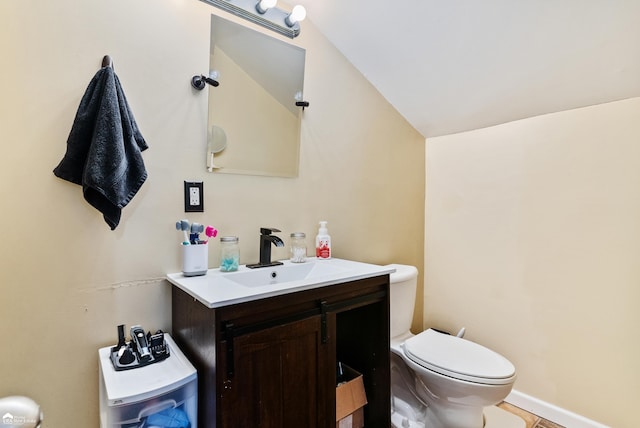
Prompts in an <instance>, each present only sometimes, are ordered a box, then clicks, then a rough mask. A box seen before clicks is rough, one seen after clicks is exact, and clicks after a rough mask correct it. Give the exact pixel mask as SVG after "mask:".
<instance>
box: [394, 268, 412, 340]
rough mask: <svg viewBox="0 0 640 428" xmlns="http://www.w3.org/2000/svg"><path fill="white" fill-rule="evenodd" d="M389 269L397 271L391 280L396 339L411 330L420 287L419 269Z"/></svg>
mask: <svg viewBox="0 0 640 428" xmlns="http://www.w3.org/2000/svg"><path fill="white" fill-rule="evenodd" d="M388 267H390V268H394V269H395V270H396V271H395V272H394V273H392V274H391V275H390V278H389V282H390V286H389V295H390V301H391V303H390V308H389V310H390V312H391V337H396V336H400V335H403V334H405V333H407V332H409V330H410V329H411V322H412V321H413V309H414V307H415V304H416V290H417V287H418V269H417V268H416V267H415V266H409V265H398V264H391V265H388Z"/></svg>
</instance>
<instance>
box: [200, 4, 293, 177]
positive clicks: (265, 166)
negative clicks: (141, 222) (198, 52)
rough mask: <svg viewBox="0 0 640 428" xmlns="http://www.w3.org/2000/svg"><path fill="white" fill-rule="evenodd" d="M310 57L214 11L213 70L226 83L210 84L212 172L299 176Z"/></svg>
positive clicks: (209, 126) (209, 151)
mask: <svg viewBox="0 0 640 428" xmlns="http://www.w3.org/2000/svg"><path fill="white" fill-rule="evenodd" d="M304 62H305V50H304V49H302V48H299V47H297V46H293V45H290V44H288V43H286V42H284V41H281V40H278V39H275V38H273V37H270V36H267V35H265V34H263V33H260V32H258V31H255V30H252V29H250V28H247V27H244V26H242V25H240V24H236V23H234V22H231V21H228V20H226V19H224V18H220V17H219V16H215V15H212V17H211V51H210V61H209V70H210V71H213V72H217V73H218V77H217V78H216V80H218V81H219V82H220V85H219V86H217V87H213V86H208V90H209V117H208V145H207V156H208V159H207V161H208V166H210V164H211V163H212V161H213V165H214V167H213V168H210V169H209V170H210V171H211V170H212V171H213V172H217V173H231V174H249V175H266V176H276V177H296V176H297V175H298V157H299V151H300V150H299V146H300V121H301V115H302V108H301V107H298V106H296V101H297V100H300V101H301V100H302V90H303V83H304ZM296 97H298V98H296ZM211 153H213V158H212V157H211Z"/></svg>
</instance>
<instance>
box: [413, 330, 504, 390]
mask: <svg viewBox="0 0 640 428" xmlns="http://www.w3.org/2000/svg"><path fill="white" fill-rule="evenodd" d="M403 348H404V351H405V355H406V356H407V357H408V358H409V359H411V360H412V361H413V362H415V363H416V364H419V365H420V366H422V367H424V368H426V369H429V370H432V371H434V372H436V373H440V374H442V375H445V376H449V377H452V378H455V379H460V380H465V381H469V382H475V383H482V384H489V385H506V384H508V383H512V382H513V378H514V377H515V372H516V369H515V367H514V366H513V364H511V362H510V361H509V360H507V359H506V358H505V357H503V356H502V355H500V354H498V353H497V352H494V351H492V350H490V349H488V348H485V347H484V346H482V345H479V344H477V343H474V342H471V341H469V340H465V339H462V338H459V337H456V336H451V335H448V334H443V333H438V332H437V331H435V330H432V329H428V330H425V331H423V332H422V333H420V334H418V335H416V336H413V337H411V338H409V339H407V340H406V341H405V342H404V344H403Z"/></svg>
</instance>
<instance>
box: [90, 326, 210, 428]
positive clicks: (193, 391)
mask: <svg viewBox="0 0 640 428" xmlns="http://www.w3.org/2000/svg"><path fill="white" fill-rule="evenodd" d="M165 340H166V342H167V345H168V346H169V352H170V353H171V356H170V357H169V358H167V359H166V360H163V361H159V362H157V363H154V364H150V365H148V366H145V367H140V368H136V369H131V370H123V371H116V370H115V369H114V368H113V364H112V362H111V359H110V352H111V347H106V348H102V349H100V350H99V351H98V355H99V358H100V427H101V428H142V427H147V426H149V424H151V423H153V426H159V427H162V425H159V423H160V422H162V421H163V420H168V419H169V418H170V417H174V419H173V422H172V423H171V424H167V425H166V426H167V427H169V428H175V427H180V428H197V426H198V421H197V414H198V412H197V398H198V392H197V391H198V380H197V373H196V369H195V368H194V367H193V365H192V364H191V363H190V362H189V360H187V358H186V357H185V356H184V354H183V353H182V352H181V351H180V349H178V346H177V345H176V344H175V342H174V341H173V339H172V338H171V336H169V335H168V334H166V333H165ZM180 420H184V421H185V422H184V424H183V425H184V426H183V425H182V424H181V423H180V422H179V421H180Z"/></svg>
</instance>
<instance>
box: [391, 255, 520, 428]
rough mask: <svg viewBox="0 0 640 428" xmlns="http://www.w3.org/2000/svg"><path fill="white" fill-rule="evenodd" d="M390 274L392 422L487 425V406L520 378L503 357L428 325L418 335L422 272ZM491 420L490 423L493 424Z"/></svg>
mask: <svg viewBox="0 0 640 428" xmlns="http://www.w3.org/2000/svg"><path fill="white" fill-rule="evenodd" d="M389 267H393V268H395V269H396V271H395V273H392V274H391V278H390V282H391V286H390V296H391V308H390V311H391V400H392V402H391V413H392V416H391V422H392V425H393V426H394V427H396V428H414V427H415V428H482V427H484V426H485V416H484V414H483V410H484V408H485V407H487V406H492V405H494V404H497V403H499V402H501V401H502V400H504V398H505V397H506V396H507V395H509V393H510V392H511V388H512V387H513V383H514V382H515V379H516V372H515V367H514V366H513V364H511V362H509V360H507V359H506V358H504V357H503V356H502V355H500V354H498V353H496V352H494V351H492V350H490V349H488V348H485V347H484V346H481V345H479V344H477V343H474V342H471V341H469V340H466V339H462V338H460V337H456V336H452V335H448V334H444V333H440V332H437V331H435V330H432V329H428V330H425V331H423V332H422V333H419V334H417V335H413V334H412V333H411V332H410V331H409V329H410V327H411V321H412V319H413V308H414V304H415V299H416V286H417V277H418V270H417V269H416V268H415V267H413V266H406V265H397V264H394V265H389ZM488 425H489V424H487V426H488Z"/></svg>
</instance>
